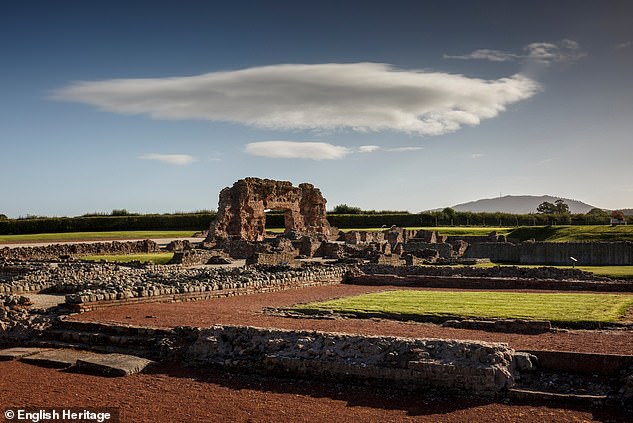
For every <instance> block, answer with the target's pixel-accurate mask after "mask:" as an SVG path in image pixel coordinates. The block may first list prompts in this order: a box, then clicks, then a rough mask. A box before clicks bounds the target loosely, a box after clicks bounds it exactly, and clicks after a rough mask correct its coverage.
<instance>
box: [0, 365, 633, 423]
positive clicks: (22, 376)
mask: <svg viewBox="0 0 633 423" xmlns="http://www.w3.org/2000/svg"><path fill="white" fill-rule="evenodd" d="M0 375H2V377H0V411H1V412H3V411H4V410H6V409H7V408H12V409H15V408H18V407H22V408H24V407H59V408H61V407H81V408H86V407H115V408H118V409H119V411H120V415H121V422H125V423H128V422H159V423H160V422H328V423H329V422H341V423H345V422H354V423H358V422H400V421H416V422H525V423H531V422H535V423H536V422H538V423H541V422H586V421H622V422H624V421H627V420H626V419H627V416H625V415H622V414H618V413H617V412H615V411H613V410H611V411H601V410H593V411H592V410H589V409H583V408H579V409H564V408H559V407H556V406H528V405H517V404H495V403H486V402H482V401H480V400H475V399H467V398H459V399H456V398H445V397H444V398H437V397H432V396H429V395H425V394H420V393H418V394H408V393H402V392H393V391H376V390H372V389H369V388H358V387H349V386H336V385H324V384H317V383H310V382H305V381H291V380H277V379H271V378H258V377H252V376H245V375H230V374H226V373H223V372H219V371H209V370H192V369H183V368H182V367H178V366H173V365H169V364H162V365H160V366H158V367H157V368H155V369H154V370H153V371H151V372H150V373H149V374H138V375H134V376H128V377H124V378H104V377H98V376H89V375H81V374H75V373H68V372H63V371H58V370H54V369H47V368H40V367H36V366H33V365H29V364H24V363H20V362H0ZM629 417H630V416H629Z"/></svg>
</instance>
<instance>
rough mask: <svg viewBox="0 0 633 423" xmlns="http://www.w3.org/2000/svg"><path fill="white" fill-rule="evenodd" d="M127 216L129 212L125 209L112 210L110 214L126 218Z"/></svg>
mask: <svg viewBox="0 0 633 423" xmlns="http://www.w3.org/2000/svg"><path fill="white" fill-rule="evenodd" d="M129 214H130V212H129V211H127V209H114V210H112V213H110V216H127V215H129Z"/></svg>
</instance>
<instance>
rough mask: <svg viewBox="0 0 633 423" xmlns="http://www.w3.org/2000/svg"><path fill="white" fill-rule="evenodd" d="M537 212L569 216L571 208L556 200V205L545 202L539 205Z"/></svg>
mask: <svg viewBox="0 0 633 423" xmlns="http://www.w3.org/2000/svg"><path fill="white" fill-rule="evenodd" d="M536 211H537V212H539V213H542V214H569V206H568V205H567V204H565V202H564V201H563V200H560V199H558V200H556V201H554V203H553V204H552V203H550V202H549V201H543V202H542V203H541V204H539V205H538V207H537V208H536Z"/></svg>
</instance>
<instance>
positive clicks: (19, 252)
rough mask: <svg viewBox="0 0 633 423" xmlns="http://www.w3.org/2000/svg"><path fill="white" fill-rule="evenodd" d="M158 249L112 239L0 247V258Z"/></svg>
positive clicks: (46, 257) (145, 243)
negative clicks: (107, 240)
mask: <svg viewBox="0 0 633 423" xmlns="http://www.w3.org/2000/svg"><path fill="white" fill-rule="evenodd" d="M156 251H159V247H158V244H156V243H155V242H154V241H151V240H149V239H147V240H144V241H126V242H119V241H112V242H93V243H77V244H52V245H46V246H34V247H16V248H10V247H4V248H0V258H4V259H5V260H57V259H59V258H60V257H63V256H77V255H93V254H94V255H96V254H134V253H154V252H156Z"/></svg>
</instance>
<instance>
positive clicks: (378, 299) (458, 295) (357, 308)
mask: <svg viewBox="0 0 633 423" xmlns="http://www.w3.org/2000/svg"><path fill="white" fill-rule="evenodd" d="M630 307H633V295H614V294H567V293H565V294H558V293H556V294H526V293H510V292H491V291H486V292H445V291H407V290H402V291H384V292H378V293H373V294H366V295H359V296H353V297H346V298H341V299H337V300H332V301H325V302H320V303H312V304H305V305H299V306H296V307H294V308H292V310H293V311H297V312H306V311H307V312H319V311H328V310H331V311H333V312H335V313H351V314H356V315H358V316H361V317H362V316H363V315H368V316H370V315H382V316H384V317H387V318H390V317H391V318H396V319H403V318H405V319H412V320H415V319H416V317H417V318H420V319H422V318H424V317H430V316H433V317H445V318H451V317H453V318H454V317H467V318H504V319H533V320H549V321H551V322H552V324H557V325H561V326H576V325H586V324H596V323H608V322H621V321H622V319H623V317H624V315H625V313H626V311H627V309H629V308H630Z"/></svg>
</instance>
